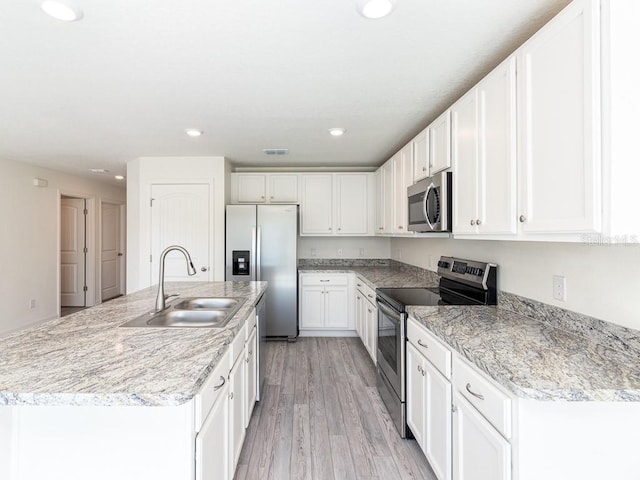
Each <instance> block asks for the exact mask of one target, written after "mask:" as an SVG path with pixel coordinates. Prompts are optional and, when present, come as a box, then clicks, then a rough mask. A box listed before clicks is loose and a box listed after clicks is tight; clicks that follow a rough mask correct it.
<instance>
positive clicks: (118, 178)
mask: <svg viewBox="0 0 640 480" xmlns="http://www.w3.org/2000/svg"><path fill="white" fill-rule="evenodd" d="M115 178H116V180H124V175H116V176H115Z"/></svg>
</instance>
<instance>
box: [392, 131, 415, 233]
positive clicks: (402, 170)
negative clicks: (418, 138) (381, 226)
mask: <svg viewBox="0 0 640 480" xmlns="http://www.w3.org/2000/svg"><path fill="white" fill-rule="evenodd" d="M392 161H393V169H394V178H395V192H394V193H395V195H394V223H393V233H396V234H407V233H411V232H409V231H408V229H407V226H408V224H409V219H408V213H407V187H408V186H409V185H412V184H413V144H412V143H408V144H407V145H405V146H404V148H402V150H400V151H399V152H398V153H397V154H395V155H394V156H393V158H392Z"/></svg>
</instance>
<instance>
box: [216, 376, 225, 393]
mask: <svg viewBox="0 0 640 480" xmlns="http://www.w3.org/2000/svg"><path fill="white" fill-rule="evenodd" d="M220 380H222V383H221V384H220V385H216V386H215V387H213V391H214V392H215V391H216V390H220V389H221V388H222V386H223V385H224V377H223V376H222V375H220Z"/></svg>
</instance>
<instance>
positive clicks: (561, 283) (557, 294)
mask: <svg viewBox="0 0 640 480" xmlns="http://www.w3.org/2000/svg"><path fill="white" fill-rule="evenodd" d="M553 298H555V299H556V300H560V301H561V302H564V301H566V300H567V279H566V278H564V277H563V276H562V275H554V276H553Z"/></svg>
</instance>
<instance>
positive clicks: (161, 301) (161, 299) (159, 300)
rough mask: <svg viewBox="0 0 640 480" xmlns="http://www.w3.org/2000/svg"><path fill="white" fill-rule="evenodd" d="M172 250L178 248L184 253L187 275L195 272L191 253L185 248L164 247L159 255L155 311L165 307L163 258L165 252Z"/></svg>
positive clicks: (175, 246) (177, 248) (178, 246)
mask: <svg viewBox="0 0 640 480" xmlns="http://www.w3.org/2000/svg"><path fill="white" fill-rule="evenodd" d="M173 250H178V251H179V252H182V253H183V254H184V257H185V258H186V259H187V274H188V275H189V276H193V275H195V274H196V273H197V272H196V268H195V267H194V266H193V262H192V261H191V255H189V252H187V249H186V248H184V247H181V246H180V245H170V246H168V247H167V248H165V249H164V250H163V252H162V254H161V255H160V280H159V282H158V296H157V297H156V312H160V311H162V310H164V309H165V308H167V306H166V304H165V300H166V299H165V296H164V259H165V257H166V256H167V253H169V252H171V251H173Z"/></svg>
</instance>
